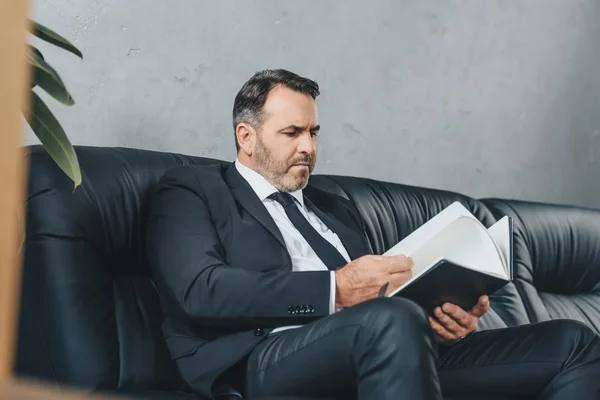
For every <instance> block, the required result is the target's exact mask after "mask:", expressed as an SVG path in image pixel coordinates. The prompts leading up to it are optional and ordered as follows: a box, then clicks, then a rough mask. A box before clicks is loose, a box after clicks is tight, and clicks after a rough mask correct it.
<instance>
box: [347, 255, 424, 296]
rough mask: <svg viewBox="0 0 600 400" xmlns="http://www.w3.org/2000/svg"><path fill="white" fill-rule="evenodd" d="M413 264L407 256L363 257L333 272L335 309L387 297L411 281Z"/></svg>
mask: <svg viewBox="0 0 600 400" xmlns="http://www.w3.org/2000/svg"><path fill="white" fill-rule="evenodd" d="M412 267H413V261H412V259H411V258H410V257H406V256H403V255H401V256H376V255H366V256H362V257H360V258H357V259H356V260H354V261H352V262H350V263H348V264H347V265H346V266H344V267H342V268H340V269H338V270H337V271H335V284H336V296H335V307H336V308H344V307H351V306H353V305H356V304H359V303H362V302H364V301H367V300H370V299H374V298H376V297H379V296H380V293H379V292H380V290H381V288H382V287H383V286H384V285H386V284H387V289H386V290H385V293H381V295H385V294H388V293H390V292H392V291H393V290H395V289H397V288H398V287H400V286H401V285H402V284H404V282H406V281H408V280H409V279H410V278H411V277H412Z"/></svg>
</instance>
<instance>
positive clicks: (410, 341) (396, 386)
mask: <svg viewBox="0 0 600 400" xmlns="http://www.w3.org/2000/svg"><path fill="white" fill-rule="evenodd" d="M246 368H247V371H246V384H245V390H246V395H247V396H248V397H253V396H286V395H287V396H299V397H329V398H343V399H353V398H357V399H359V400H364V399H378V400H386V399H394V400H398V399H410V400H420V399H424V400H438V399H439V400H441V399H442V398H444V399H448V398H452V399H454V398H456V399H463V398H465V399H466V398H468V399H478V398H485V399H489V398H509V399H513V398H514V399H518V398H523V399H533V398H536V399H548V400H550V399H552V400H559V399H560V400H575V399H577V400H586V399H590V400H592V399H600V338H599V336H598V335H597V334H596V333H595V332H594V331H592V330H591V329H590V328H588V327H587V326H585V325H584V324H582V323H579V322H576V321H570V320H556V321H549V322H543V323H538V324H531V325H525V326H520V327H511V328H505V329H499V330H489V331H481V332H476V333H473V334H471V335H469V336H467V337H466V338H464V339H463V340H461V341H459V342H458V343H457V344H455V345H454V346H453V347H451V348H450V349H448V350H447V351H445V352H443V354H440V352H438V348H437V345H436V342H435V338H434V336H433V332H432V330H431V328H430V326H429V322H428V320H427V316H426V315H425V313H424V312H423V311H422V310H421V309H420V308H419V307H417V306H416V305H415V304H414V303H412V302H410V301H407V300H403V299H397V298H392V299H391V298H381V299H376V300H372V301H368V302H365V303H363V304H360V305H358V306H355V307H352V308H349V309H346V310H343V311H341V312H339V313H336V314H334V315H331V316H329V317H327V318H323V319H321V320H318V321H316V322H314V323H312V324H309V325H306V326H303V327H301V328H296V329H292V330H286V331H282V332H278V333H275V334H273V335H271V337H269V338H267V339H265V341H264V342H262V343H261V344H260V345H259V346H258V347H257V348H256V349H255V350H254V351H253V352H252V354H251V355H250V357H249V358H248V363H247V367H246Z"/></svg>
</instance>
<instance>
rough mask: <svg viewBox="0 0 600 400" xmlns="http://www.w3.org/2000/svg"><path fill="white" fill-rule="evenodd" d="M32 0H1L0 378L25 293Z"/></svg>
mask: <svg viewBox="0 0 600 400" xmlns="http://www.w3.org/2000/svg"><path fill="white" fill-rule="evenodd" d="M27 6H28V4H27V0H0V88H1V89H0V104H2V107H0V381H2V380H5V379H7V378H8V377H10V375H11V371H12V364H13V358H14V348H15V335H16V326H17V312H18V310H17V308H18V304H19V302H18V298H19V294H20V290H19V289H20V265H21V257H20V254H19V245H20V239H19V237H20V231H21V229H20V223H19V220H20V218H19V215H23V214H22V204H23V199H24V182H25V176H26V173H25V171H24V163H23V161H24V160H23V155H22V150H20V149H19V147H20V146H21V145H22V142H23V141H22V137H21V136H22V133H23V127H22V118H21V110H22V109H23V106H25V105H26V104H27V102H28V100H29V99H28V98H27V96H26V94H27V92H28V91H27V82H28V80H29V76H28V74H27V71H28V69H27V68H26V66H27V62H26V58H25V43H26V37H27V36H26V35H27V26H26V23H27V11H28V7H27Z"/></svg>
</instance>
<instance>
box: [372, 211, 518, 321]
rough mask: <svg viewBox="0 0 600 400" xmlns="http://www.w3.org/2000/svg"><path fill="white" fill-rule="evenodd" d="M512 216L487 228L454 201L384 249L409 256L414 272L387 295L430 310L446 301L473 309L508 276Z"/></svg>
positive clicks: (386, 253)
mask: <svg viewBox="0 0 600 400" xmlns="http://www.w3.org/2000/svg"><path fill="white" fill-rule="evenodd" d="M512 246H513V226H512V219H511V218H510V217H508V216H505V217H503V218H502V219H500V220H499V221H498V222H496V223H495V224H494V225H492V226H491V227H490V228H489V229H486V228H485V226H484V225H483V224H482V223H481V222H480V221H479V220H478V219H477V218H476V217H475V216H473V214H471V213H470V212H469V210H467V209H466V208H465V207H464V206H463V205H462V204H461V203H459V202H455V203H452V204H451V205H450V206H448V207H447V208H445V209H444V210H443V211H441V212H440V213H439V214H437V215H435V216H434V217H433V218H431V219H430V220H429V221H427V222H426V223H424V224H423V225H422V226H421V227H419V228H418V229H417V230H415V231H414V232H412V233H411V234H410V235H408V236H407V237H406V238H404V239H403V240H402V241H400V242H399V243H398V244H396V245H395V246H393V247H392V248H390V249H389V250H388V251H387V252H385V253H384V255H400V254H404V255H407V256H410V257H411V258H412V259H413V261H414V267H413V277H412V278H411V279H410V280H409V281H408V282H406V283H405V284H404V285H402V286H401V287H399V288H398V289H396V290H395V291H393V292H392V293H390V294H389V295H388V296H401V297H406V298H409V299H411V300H413V301H415V302H416V303H418V304H420V305H421V306H422V307H423V308H425V309H426V310H427V311H428V312H430V313H431V312H432V311H433V309H434V308H435V307H437V306H439V305H442V304H443V303H445V302H450V303H453V304H456V305H458V306H460V307H461V308H463V309H465V310H469V309H471V308H472V307H473V306H475V304H476V303H477V300H478V299H479V297H480V296H482V295H484V294H487V295H490V294H492V293H494V292H495V291H497V290H498V289H500V288H501V287H503V286H504V285H506V284H507V283H508V282H510V281H511V280H512V270H513V268H512Z"/></svg>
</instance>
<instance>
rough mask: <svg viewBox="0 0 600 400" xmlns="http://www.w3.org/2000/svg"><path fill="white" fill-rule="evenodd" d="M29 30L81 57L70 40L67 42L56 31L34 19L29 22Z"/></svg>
mask: <svg viewBox="0 0 600 400" xmlns="http://www.w3.org/2000/svg"><path fill="white" fill-rule="evenodd" d="M29 30H30V31H31V33H33V34H34V35H35V36H37V37H39V38H40V39H42V40H44V41H46V42H48V43H52V44H53V45H55V46H58V47H60V48H62V49H65V50H67V51H69V52H71V53H73V54H75V55H76V56H78V57H79V58H81V59H83V54H81V51H79V50H78V49H77V48H76V47H75V46H73V45H72V44H71V42H69V41H68V40H67V39H65V38H64V37H62V36H60V35H59V34H58V33H56V32H54V31H53V30H51V29H48V28H46V27H45V26H43V25H41V24H38V23H37V22H35V21H31V22H30V24H29Z"/></svg>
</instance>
